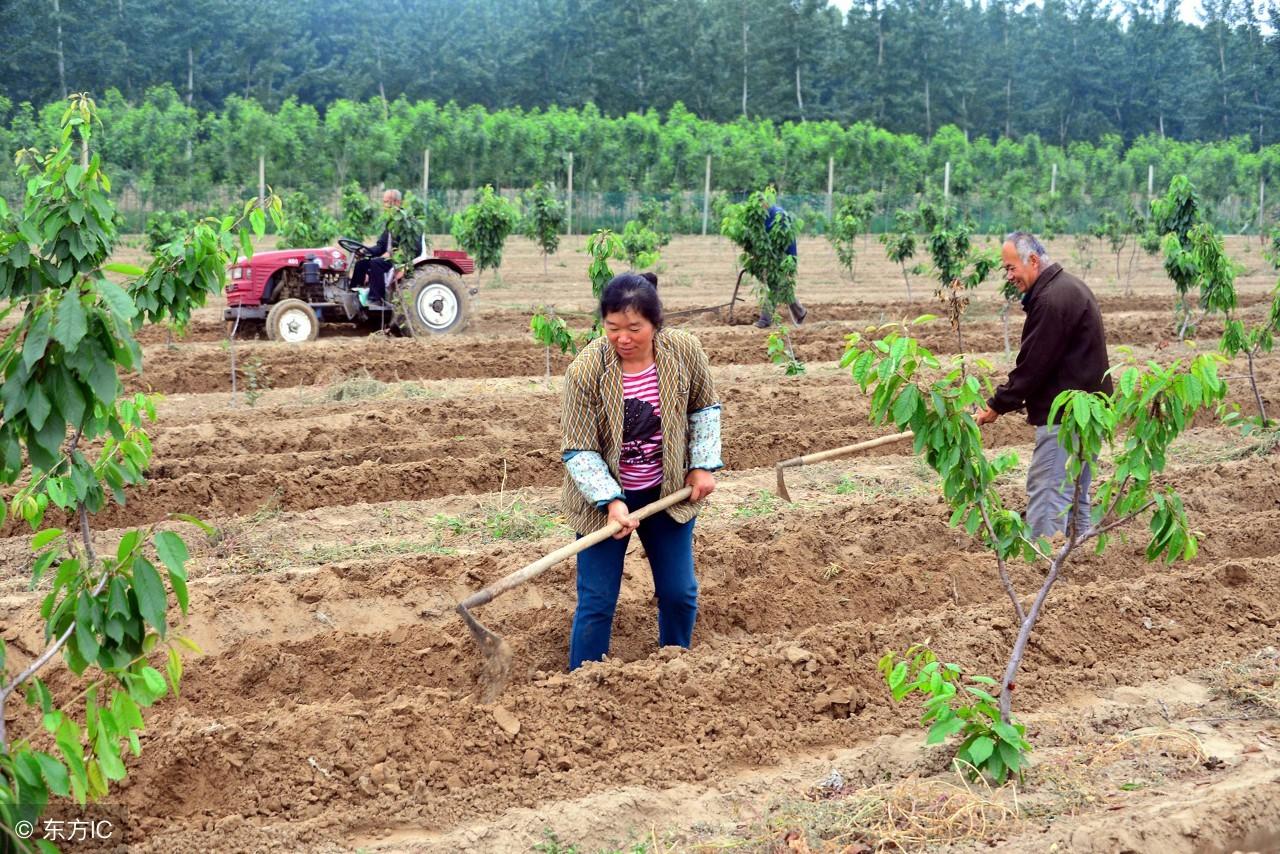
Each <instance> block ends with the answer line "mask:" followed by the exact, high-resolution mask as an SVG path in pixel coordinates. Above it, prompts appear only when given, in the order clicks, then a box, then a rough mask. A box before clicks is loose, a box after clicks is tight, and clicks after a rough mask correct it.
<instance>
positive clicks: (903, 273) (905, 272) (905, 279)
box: [901, 261, 916, 302]
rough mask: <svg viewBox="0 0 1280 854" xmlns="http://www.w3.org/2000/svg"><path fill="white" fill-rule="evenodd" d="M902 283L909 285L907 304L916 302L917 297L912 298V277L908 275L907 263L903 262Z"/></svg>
mask: <svg viewBox="0 0 1280 854" xmlns="http://www.w3.org/2000/svg"><path fill="white" fill-rule="evenodd" d="M901 266H902V281H904V282H906V283H907V302H915V301H916V300H915V297H913V296H911V277H910V276H908V275H907V263H906V262H905V261H903V262H902V264H901Z"/></svg>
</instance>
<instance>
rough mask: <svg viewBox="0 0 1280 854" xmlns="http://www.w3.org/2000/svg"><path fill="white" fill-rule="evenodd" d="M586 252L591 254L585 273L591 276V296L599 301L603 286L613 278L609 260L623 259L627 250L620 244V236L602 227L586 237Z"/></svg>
mask: <svg viewBox="0 0 1280 854" xmlns="http://www.w3.org/2000/svg"><path fill="white" fill-rule="evenodd" d="M587 254H588V255H590V256H591V264H590V265H588V267H587V275H588V276H590V277H591V296H592V297H593V298H594V299H595V300H596V302H599V301H600V295H601V294H603V293H604V286H605V285H607V284H609V280H610V279H612V278H613V268H612V267H610V266H609V262H610V261H622V260H624V259H625V258H626V257H627V250H626V247H625V246H623V245H622V238H620V237H618V235H616V234H614V233H613V232H612V231H610V230H609V229H607V228H602V229H600V230H598V231H597V232H596V233H595V234H593V235H591V236H590V237H589V238H587Z"/></svg>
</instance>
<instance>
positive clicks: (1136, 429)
mask: <svg viewBox="0 0 1280 854" xmlns="http://www.w3.org/2000/svg"><path fill="white" fill-rule="evenodd" d="M907 331H908V330H907V329H906V328H905V326H904V327H902V328H898V329H894V330H893V331H891V332H889V334H887V335H885V336H884V337H883V338H880V339H878V340H873V341H868V340H864V339H863V338H862V337H861V336H859V335H857V334H856V333H855V334H853V335H850V336H849V337H848V342H849V347H848V349H847V351H846V352H845V355H844V358H843V359H842V361H841V364H842V365H843V366H845V367H848V368H849V369H850V371H851V373H852V375H853V379H854V382H855V383H856V384H857V385H858V386H859V387H860V388H861V389H862V390H863V391H864V392H865V393H868V394H869V395H870V403H871V419H872V421H873V422H874V423H877V424H883V423H886V422H888V423H892V424H893V425H894V427H895V428H896V429H898V430H902V431H905V430H911V431H913V432H914V434H915V451H916V453H918V454H922V455H923V456H924V460H925V462H926V463H927V464H928V465H929V466H930V467H931V468H932V469H933V470H934V471H935V472H937V474H938V476H939V477H940V478H941V481H942V494H943V498H944V500H945V501H946V502H947V504H948V505H949V506H950V507H951V510H952V513H951V520H950V524H951V525H952V526H963V528H964V529H965V531H966V532H967V533H968V534H969V535H970V536H973V537H976V538H977V539H978V540H979V542H981V543H982V545H983V546H985V547H986V548H988V549H990V550H991V551H992V553H993V557H994V559H995V565H996V575H997V577H998V579H999V585H1000V588H1002V589H1003V592H1004V595H1005V596H1006V597H1007V598H1008V600H1009V602H1010V604H1011V606H1012V608H1013V615H1014V618H1015V625H1016V626H1017V635H1016V638H1015V640H1014V643H1013V646H1012V648H1011V649H1010V651H1009V658H1008V662H1007V664H1006V666H1005V669H1004V675H1003V677H1002V678H1001V679H1000V680H999V681H998V683H997V682H994V680H975V679H974V677H970V678H969V681H970V682H975V681H978V682H985V684H986V685H987V686H989V687H991V688H992V689H993V691H994V689H996V688H998V699H997V697H996V696H993V692H988V691H986V689H985V688H983V687H981V685H979V684H963V682H962V680H961V674H960V671H959V669H958V668H954V669H952V666H951V665H939V666H937V667H933V666H932V665H933V664H936V662H935V661H933V660H932V658H931V656H926V657H925V658H923V659H921V658H920V657H919V656H918V655H917V652H918V650H915V649H913V650H908V652H907V653H905V654H902V655H896V656H895V655H891V656H890V657H888V658H887V659H886V660H884V661H882V665H881V666H882V668H883V669H885V672H886V676H887V677H888V679H889V684H890V687H891V688H892V689H893V691H894V697H895V698H896V699H901V698H902V697H904V696H906V694H908V693H911V692H912V691H914V690H920V689H921V687H922V686H920V685H919V684H918V683H919V681H920V679H921V678H923V679H925V680H926V681H927V683H928V685H927V690H926V691H925V693H927V694H929V700H928V701H927V702H926V705H925V712H926V714H925V718H924V721H923V722H924V723H932V724H933V728H932V729H931V730H930V741H931V742H933V741H940V740H942V739H944V738H946V737H948V736H950V735H953V734H956V733H964V734H965V742H964V748H965V749H964V755H963V756H960V757H958V758H960V759H962V760H963V761H964V762H966V763H968V764H970V765H972V766H973V767H974V768H976V769H977V770H978V771H982V772H985V773H986V774H988V775H989V776H991V777H992V778H993V779H995V780H1003V779H1005V777H1006V776H1007V775H1008V773H1009V772H1020V771H1021V769H1022V767H1023V764H1024V758H1023V754H1024V753H1025V751H1026V749H1027V745H1026V744H1025V739H1024V736H1025V731H1024V730H1022V729H1021V728H1020V725H1019V724H1018V723H1017V721H1016V720H1015V719H1014V718H1013V716H1012V709H1011V707H1012V698H1013V690H1014V687H1015V680H1016V677H1017V674H1018V669H1019V667H1020V665H1021V663H1022V659H1023V656H1024V654H1025V652H1026V648H1027V642H1028V640H1029V639H1030V637H1031V633H1032V631H1033V630H1034V628H1035V626H1036V621H1037V620H1038V619H1039V617H1040V614H1041V611H1042V609H1043V607H1044V604H1045V601H1046V599H1047V598H1048V595H1049V593H1050V591H1051V590H1052V589H1053V587H1054V585H1055V584H1056V582H1057V581H1058V579H1059V578H1060V577H1061V575H1062V573H1063V571H1064V568H1065V566H1066V565H1067V563H1068V562H1069V560H1070V559H1071V557H1072V555H1073V554H1074V553H1075V551H1076V550H1077V549H1080V548H1082V547H1083V546H1085V545H1086V544H1088V543H1091V542H1092V543H1093V544H1094V545H1095V547H1096V551H1097V552H1098V553H1102V552H1103V551H1104V550H1105V549H1106V547H1107V545H1108V540H1109V539H1110V536H1111V532H1112V531H1114V530H1115V529H1117V528H1120V527H1122V526H1125V525H1128V524H1130V523H1133V522H1135V521H1136V520H1138V519H1139V518H1141V517H1148V516H1149V518H1150V531H1151V537H1150V539H1149V540H1148V543H1147V547H1146V552H1145V554H1146V558H1147V560H1150V561H1155V560H1164V561H1166V562H1173V561H1176V560H1185V559H1190V558H1192V557H1194V556H1195V554H1196V549H1197V543H1196V537H1195V534H1194V533H1193V531H1192V529H1191V527H1190V524H1189V522H1188V520H1187V516H1186V513H1185V511H1184V509H1183V504H1182V500H1181V498H1180V497H1179V496H1178V494H1177V493H1176V492H1175V491H1174V490H1173V489H1172V488H1170V487H1168V486H1166V485H1163V484H1162V482H1161V478H1160V475H1161V473H1162V472H1163V471H1164V468H1165V465H1166V462H1167V458H1168V449H1169V446H1170V444H1171V443H1172V442H1173V441H1174V440H1175V439H1176V438H1177V437H1178V435H1179V434H1181V433H1182V431H1183V430H1184V429H1186V428H1187V427H1188V426H1190V424H1191V422H1192V419H1193V418H1194V417H1195V415H1196V413H1198V412H1200V411H1201V410H1204V409H1208V408H1212V407H1214V406H1215V405H1216V404H1217V403H1218V402H1219V401H1221V400H1222V399H1223V397H1224V396H1225V394H1226V384H1225V383H1224V382H1223V381H1222V380H1221V379H1220V378H1219V377H1218V372H1217V370H1218V364H1219V363H1220V362H1221V361H1222V357H1221V356H1219V355H1217V354H1202V355H1199V356H1196V357H1195V358H1194V359H1192V360H1191V361H1190V362H1189V363H1188V364H1185V365H1184V364H1183V363H1182V362H1175V363H1173V364H1172V365H1169V366H1167V367H1166V366H1161V365H1158V364H1156V363H1154V362H1151V363H1148V364H1147V365H1146V366H1145V367H1138V366H1136V365H1134V364H1128V363H1126V364H1122V365H1120V366H1118V367H1117V368H1116V369H1113V374H1116V375H1117V382H1116V384H1115V386H1116V389H1115V392H1114V393H1112V394H1110V395H1108V394H1102V393H1098V394H1089V393H1086V392H1082V391H1065V392H1063V393H1062V394H1060V395H1059V396H1058V397H1057V399H1056V400H1055V401H1054V403H1053V407H1052V409H1051V411H1050V413H1049V421H1050V423H1059V424H1060V430H1059V434H1058V437H1059V441H1060V442H1061V443H1062V445H1063V447H1064V448H1066V450H1067V454H1068V462H1067V476H1068V482H1069V483H1071V484H1073V485H1074V486H1073V490H1074V494H1073V495H1072V500H1071V502H1070V504H1069V505H1068V506H1070V507H1075V506H1076V505H1077V500H1078V499H1079V497H1080V496H1079V490H1080V489H1081V484H1082V483H1083V480H1084V477H1083V475H1084V466H1085V465H1090V464H1091V463H1090V461H1096V460H1098V458H1099V456H1100V455H1101V454H1102V452H1103V450H1104V449H1109V450H1110V455H1111V466H1110V469H1109V471H1107V472H1106V473H1105V476H1100V477H1099V478H1098V479H1097V482H1098V489H1097V495H1096V497H1095V501H1094V508H1093V512H1092V515H1091V518H1088V519H1081V518H1078V514H1076V513H1072V514H1071V518H1070V519H1068V520H1067V523H1066V536H1065V539H1064V540H1062V541H1061V542H1060V543H1058V544H1056V545H1055V544H1053V543H1051V542H1050V541H1049V540H1047V539H1045V538H1037V537H1035V536H1033V535H1032V533H1031V528H1030V526H1029V525H1028V524H1027V522H1026V521H1025V520H1024V519H1023V518H1022V516H1021V515H1020V514H1019V513H1018V512H1016V511H1014V510H1012V509H1009V508H1007V507H1006V506H1005V505H1004V502H1003V499H1002V498H1001V496H1000V491H999V489H997V486H996V484H997V481H998V480H999V478H1000V477H1001V476H1002V475H1004V474H1005V473H1007V472H1009V471H1010V470H1011V469H1012V468H1013V467H1014V466H1015V465H1016V464H1017V457H1016V455H1014V454H1013V453H1010V452H1006V453H1001V454H999V455H997V456H996V457H995V458H994V459H989V458H988V456H987V454H986V452H985V451H984V449H983V445H982V434H981V431H980V430H979V428H978V424H977V422H976V421H975V420H974V417H973V415H972V412H973V411H975V410H977V409H978V408H979V407H982V406H984V405H985V401H986V399H987V397H988V396H989V395H990V393H991V390H992V384H991V381H990V378H989V372H990V366H989V365H986V364H985V363H983V362H982V361H981V360H978V361H977V362H975V367H976V369H977V370H978V372H979V374H978V375H974V374H968V375H966V373H965V371H964V370H963V368H962V358H961V357H956V358H954V359H953V360H952V363H951V364H950V365H949V366H947V367H945V368H944V367H943V365H942V363H941V362H940V361H939V360H938V359H937V358H936V357H935V356H934V355H933V353H931V352H930V351H929V350H927V349H926V348H924V347H923V346H921V345H920V343H919V342H918V341H917V340H916V339H914V338H911V337H910V336H909V335H907V334H906V333H907ZM1122 351H1123V352H1122V355H1124V356H1125V357H1126V358H1130V357H1131V354H1130V353H1129V351H1127V349H1125V348H1122ZM1092 464H1093V465H1095V466H1096V462H1094V463H1092ZM1011 560H1023V561H1026V562H1027V563H1030V564H1039V565H1040V566H1041V567H1042V568H1043V571H1042V572H1038V573H1035V574H1034V577H1036V578H1039V579H1042V580H1041V581H1040V583H1039V589H1038V590H1036V591H1035V593H1034V596H1033V597H1032V599H1031V600H1030V602H1027V601H1026V595H1025V594H1024V593H1021V592H1019V591H1018V590H1017V589H1016V587H1015V585H1014V583H1013V581H1012V579H1011V576H1010V574H1009V571H1008V562H1009V561H1011ZM993 589H994V586H993ZM904 661H905V662H907V663H906V665H905V666H903V662H904ZM975 698H976V699H977V700H979V701H981V702H980V703H979V705H978V706H977V707H975V706H974V702H973V700H974V699H975ZM992 707H995V710H998V718H999V720H998V721H997V720H996V717H995V716H994V715H993V714H992V712H993V708H992ZM964 709H968V711H963V712H962V710H964ZM944 712H945V714H944ZM981 718H985V719H986V720H985V721H982V720H980V719H981ZM975 720H977V722H978V724H979V726H980V727H985V728H988V729H992V730H995V732H996V734H997V737H998V741H999V742H1000V743H1003V744H1006V745H1008V747H1007V748H1000V747H999V746H998V744H997V745H995V749H993V750H988V749H987V748H988V747H991V746H992V745H988V744H987V743H986V742H985V741H983V742H981V747H979V748H978V750H976V751H975V750H974V749H973V748H974V746H975V745H976V744H978V743H979V742H978V741H977V738H978V737H982V738H990V736H989V734H987V733H986V732H985V731H983V732H981V733H980V734H979V735H978V736H975V732H977V731H976V730H975V729H974V728H973V727H972V726H971V724H972V723H973V722H974V721H975ZM1001 725H1004V726H1005V727H1012V728H1013V729H1012V730H1010V729H1004V728H1000V727H1001ZM1010 751H1013V752H1012V753H1011V752H1010ZM1015 753H1016V757H1015V755H1014V754H1015Z"/></svg>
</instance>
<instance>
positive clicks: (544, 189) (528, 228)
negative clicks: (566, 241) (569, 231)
mask: <svg viewBox="0 0 1280 854" xmlns="http://www.w3.org/2000/svg"><path fill="white" fill-rule="evenodd" d="M524 202H525V215H524V233H525V236H526V237H528V238H529V239H530V240H532V241H533V242H534V243H536V244H537V245H538V249H540V250H541V251H542V272H543V274H544V275H545V274H546V273H547V258H548V257H549V256H551V255H554V254H555V252H556V250H557V249H559V248H560V229H562V228H564V219H565V210H564V205H562V204H560V202H559V201H558V200H557V199H556V196H555V193H553V192H551V189H550V188H549V187H548V186H547V185H546V184H543V183H542V182H541V181H539V182H537V183H536V184H534V185H533V189H532V190H530V191H529V192H528V193H526V194H525V197H524Z"/></svg>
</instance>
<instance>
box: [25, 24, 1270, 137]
mask: <svg viewBox="0 0 1280 854" xmlns="http://www.w3.org/2000/svg"><path fill="white" fill-rule="evenodd" d="M1185 2H1187V3H1193V2H1200V3H1201V5H1199V6H1197V7H1196V8H1195V9H1193V10H1189V11H1192V12H1193V13H1194V14H1192V15H1191V17H1193V18H1196V19H1197V20H1199V21H1201V23H1200V24H1198V25H1193V24H1188V23H1186V22H1184V21H1183V20H1182V18H1181V17H1180V15H1179V11H1180V4H1179V2H1178V0H1121V2H1118V3H1116V4H1114V5H1112V4H1111V3H1106V2H1098V0H1067V2H1063V0H1046V2H1044V3H1043V4H1039V3H1031V2H1008V0H987V1H986V2H981V3H980V2H966V0H861V2H855V4H854V5H853V7H852V8H851V10H850V11H849V13H848V15H847V16H846V15H844V14H842V13H841V12H840V11H839V10H838V9H836V8H834V7H832V6H831V5H829V4H828V2H826V0H642V2H636V0H631V2H621V0H380V2H377V3H364V2H354V0H252V2H251V0H178V1H177V2H173V0H96V2H94V1H93V0H0V43H2V44H4V46H5V50H4V51H3V52H0V94H3V95H4V96H6V97H7V98H8V99H9V100H10V101H11V102H13V103H20V102H22V101H31V102H33V103H36V104H42V103H45V102H48V101H51V100H54V99H57V98H61V97H64V96H65V95H66V94H67V93H68V92H73V91H91V92H94V93H97V94H99V95H100V94H102V93H104V92H106V91H107V90H108V89H110V88H116V89H118V90H119V91H120V92H121V93H122V94H123V95H124V97H125V98H127V99H129V100H137V99H139V98H141V97H142V96H143V95H144V93H145V92H146V91H147V90H148V89H149V88H151V87H154V86H157V85H163V84H168V85H170V86H172V87H173V88H174V89H175V90H176V91H177V92H178V93H179V94H180V95H181V96H182V98H183V99H184V101H185V102H186V103H188V104H189V105H191V106H194V107H196V108H198V109H201V110H210V109H216V108H219V107H221V106H222V104H223V102H224V100H225V99H226V97H227V96H228V95H233V94H234V95H239V96H241V97H244V98H253V99H256V100H257V101H259V102H260V103H262V104H263V105H265V106H266V107H268V108H275V107H277V106H279V105H280V104H281V103H283V102H284V100H285V99H287V98H290V97H293V98H296V99H297V100H298V101H299V102H300V103H304V104H315V105H325V104H329V103H331V102H333V101H335V100H338V99H340V98H347V99H352V100H366V99H368V98H370V97H373V96H379V97H383V98H385V99H387V100H394V99H395V98H396V97H398V96H402V95H403V96H404V97H406V98H407V99H408V100H410V101H418V100H428V99H429V100H434V101H436V102H438V103H445V102H448V101H451V100H455V101H457V102H459V103H461V104H464V105H469V104H479V105H482V106H484V107H487V108H490V109H496V108H506V107H522V108H525V109H528V108H533V107H548V106H551V105H557V106H561V107H579V106H583V105H585V104H587V103H591V104H594V105H595V106H596V107H598V108H599V109H600V110H601V111H602V112H604V113H606V114H608V115H621V114H624V113H627V112H631V111H645V110H648V109H657V110H666V109H669V108H670V107H671V106H672V105H674V104H675V103H676V102H681V103H683V104H684V105H685V106H686V107H687V108H688V109H689V110H690V111H692V112H693V113H694V114H696V115H697V116H699V117H701V118H706V119H713V120H717V121H728V120H731V119H734V118H735V117H739V116H746V117H763V118H770V119H774V120H793V121H795V120H802V119H831V120H835V121H838V122H841V123H844V124H849V123H852V122H857V121H868V122H872V123H874V124H876V125H877V126H880V127H883V128H886V129H888V130H892V131H895V132H907V133H915V134H920V135H922V136H925V137H928V136H931V135H932V134H933V133H934V132H935V131H936V130H937V129H938V128H940V127H942V126H943V125H947V124H953V125H955V126H957V127H959V128H960V129H961V130H962V131H963V132H965V133H967V134H968V135H970V136H971V137H972V136H986V137H989V138H994V137H996V136H1021V135H1023V134H1027V133H1035V134H1038V135H1039V136H1040V137H1041V138H1042V139H1044V140H1045V141H1047V142H1052V143H1055V144H1058V145H1065V144H1067V143H1069V142H1071V141H1073V140H1097V139H1099V138H1101V137H1102V136H1103V135H1104V134H1118V135H1119V136H1120V137H1121V138H1123V139H1124V140H1126V141H1128V140H1132V139H1134V138H1136V137H1138V136H1141V135H1144V134H1157V135H1162V136H1172V137H1175V138H1178V139H1202V140H1211V139H1225V138H1228V137H1231V136H1235V135H1239V134H1248V135H1249V136H1250V138H1251V139H1252V141H1253V143H1254V144H1255V145H1265V144H1268V143H1270V142H1274V141H1276V140H1277V139H1278V138H1280V121H1278V120H1277V109H1278V108H1280V86H1277V85H1276V83H1277V69H1278V68H1280V35H1278V33H1277V29H1278V28H1277V26H1276V20H1277V7H1276V4H1275V3H1274V2H1272V0H1267V2H1265V3H1264V2H1258V0H1185Z"/></svg>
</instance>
